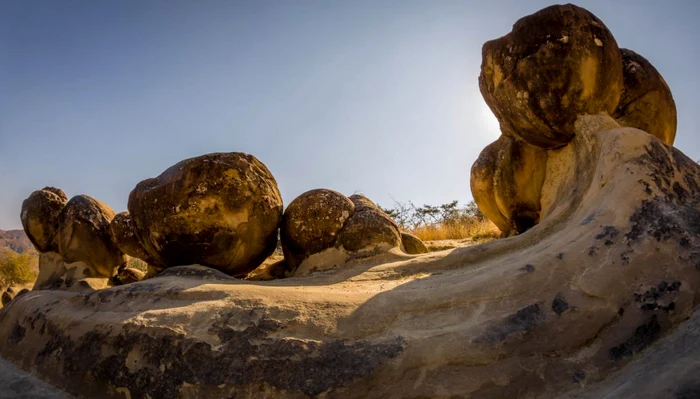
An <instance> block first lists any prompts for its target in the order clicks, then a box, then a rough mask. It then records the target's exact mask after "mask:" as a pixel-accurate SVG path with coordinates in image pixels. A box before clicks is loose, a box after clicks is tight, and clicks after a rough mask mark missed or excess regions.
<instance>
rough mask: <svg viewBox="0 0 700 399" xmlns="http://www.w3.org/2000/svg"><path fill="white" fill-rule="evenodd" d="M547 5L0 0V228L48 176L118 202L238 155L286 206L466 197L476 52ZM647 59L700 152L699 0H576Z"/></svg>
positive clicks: (482, 124) (475, 150)
mask: <svg viewBox="0 0 700 399" xmlns="http://www.w3.org/2000/svg"><path fill="white" fill-rule="evenodd" d="M550 4H551V3H550V2H547V1H536V0H522V1H521V0H511V1H498V0H489V1H467V0H462V1H448V0H421V1H411V0H397V1H389V0H384V1H382V0H372V1H356V0H353V1H339V0H319V1H306V0H269V1H267V0H266V1H233V0H231V1H229V0H227V1H214V0H209V1H200V2H195V1H189V0H188V1H141V0H139V1H127V0H120V1H106V0H85V1H70V0H61V1H53V0H42V1H34V0H4V1H0V228H2V229H6V230H7V229H12V228H20V226H21V225H20V221H19V213H20V207H21V203H22V200H23V199H24V198H26V197H27V196H28V195H29V194H30V193H31V192H32V191H33V190H35V189H39V188H41V187H44V186H46V185H52V186H56V187H60V188H62V189H64V190H65V191H66V193H67V194H68V195H69V196H72V195H76V194H88V195H91V196H93V197H95V198H97V199H99V200H101V201H103V202H105V203H107V204H108V205H110V206H111V207H112V208H114V210H115V211H117V212H119V211H123V210H126V202H127V198H128V195H129V192H130V191H131V189H132V188H133V187H134V186H135V185H136V183H138V182H139V181H141V180H143V179H145V178H148V177H154V176H157V175H158V174H159V173H161V172H162V171H163V170H165V169H166V168H167V167H169V166H171V165H173V164H175V163H176V162H178V161H180V160H182V159H185V158H189V157H193V156H197V155H201V154H206V153H210V152H228V151H242V152H247V153H251V154H253V155H255V156H256V157H258V158H259V159H260V160H261V161H262V162H263V163H265V164H266V165H267V166H268V167H269V168H270V170H271V171H272V173H273V174H274V176H275V177H276V179H277V182H278V184H279V187H280V190H281V192H282V196H283V199H284V202H285V204H288V203H289V202H290V201H291V200H292V199H294V198H295V197H296V196H297V195H298V194H301V193H302V192H304V191H307V190H310V189H313V188H319V187H326V188H331V189H334V190H337V191H340V192H343V193H345V194H347V195H350V194H352V193H354V192H362V193H364V194H365V195H367V196H369V197H370V198H371V199H374V200H375V201H376V202H378V203H380V204H381V205H384V206H390V205H391V204H392V197H393V198H395V199H397V200H400V201H407V200H411V201H413V202H414V203H416V204H423V203H429V204H440V203H445V202H449V201H451V200H454V199H458V200H460V201H461V202H463V203H464V202H466V201H469V200H470V199H471V193H470V191H469V170H470V167H471V165H472V163H473V162H474V160H475V159H476V157H477V156H478V154H479V152H480V151H481V150H482V149H483V148H484V147H485V146H486V145H487V144H488V143H490V142H491V141H493V140H495V139H496V138H497V137H498V135H499V132H498V127H497V122H496V120H495V118H494V117H493V116H492V115H491V113H490V111H488V108H486V105H485V104H484V102H483V100H482V98H481V95H480V94H479V89H478V83H477V78H478V75H479V67H480V64H481V45H482V44H483V43H484V42H485V41H487V40H490V39H494V38H497V37H500V36H502V35H504V34H506V33H507V32H509V31H510V28H511V26H512V24H513V23H514V22H515V21H516V20H517V19H518V18H520V17H522V16H524V15H527V14H530V13H532V12H535V11H537V10H538V9H540V8H543V7H545V6H547V5H550ZM578 5H580V6H583V7H585V8H587V9H589V10H590V11H592V12H593V13H594V14H596V15H597V16H598V17H599V18H601V19H602V20H603V21H604V22H605V23H606V25H607V26H608V27H609V28H610V30H611V31H612V32H613V34H614V35H615V37H616V39H617V41H618V44H619V45H620V46H621V47H627V48H630V49H632V50H635V51H636V52H638V53H640V54H642V55H643V56H645V57H646V58H648V59H649V60H650V61H651V62H652V64H654V65H655V66H656V68H657V69H658V70H659V71H660V72H661V73H662V75H663V76H664V78H665V79H666V81H667V82H668V84H669V86H670V87H671V89H672V91H673V94H674V97H675V100H676V104H677V107H678V135H677V139H676V146H677V147H678V148H680V149H681V150H682V151H684V152H685V153H686V154H687V155H688V156H690V157H691V158H693V159H696V160H697V159H700V141H699V140H698V135H697V133H698V129H699V128H700V112H699V109H698V106H697V102H698V98H696V97H697V96H698V95H700V94H699V93H700V79H698V68H699V67H700V24H698V23H697V21H698V19H699V17H700V1H692V0H691V1H681V0H677V1H659V0H646V1H645V0H627V1H624V0H615V1H612V0H609V1H602V0H601V1H594V0H590V1H585V0H582V1H580V2H579V3H578Z"/></svg>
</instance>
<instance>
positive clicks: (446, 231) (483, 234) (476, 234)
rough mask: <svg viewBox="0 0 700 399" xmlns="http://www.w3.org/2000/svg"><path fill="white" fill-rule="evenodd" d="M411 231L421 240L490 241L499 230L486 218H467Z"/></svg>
mask: <svg viewBox="0 0 700 399" xmlns="http://www.w3.org/2000/svg"><path fill="white" fill-rule="evenodd" d="M411 233H413V234H414V235H415V236H416V237H418V238H420V239H421V240H423V241H435V240H461V239H464V238H469V239H471V240H474V241H490V240H493V239H496V238H498V236H499V234H500V231H499V230H498V228H497V227H496V225H494V224H493V223H491V222H490V221H488V220H484V221H478V220H467V221H464V222H461V223H449V224H439V225H432V226H425V227H419V228H417V229H415V230H413V231H412V232H411Z"/></svg>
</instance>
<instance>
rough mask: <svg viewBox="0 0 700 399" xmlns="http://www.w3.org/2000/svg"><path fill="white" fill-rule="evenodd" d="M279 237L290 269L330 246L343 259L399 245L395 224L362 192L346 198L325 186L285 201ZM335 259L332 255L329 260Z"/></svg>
mask: <svg viewBox="0 0 700 399" xmlns="http://www.w3.org/2000/svg"><path fill="white" fill-rule="evenodd" d="M281 238H282V250H283V252H284V256H285V260H286V261H287V267H288V268H289V270H290V271H294V270H296V269H297V268H298V267H299V265H300V264H301V263H302V262H303V261H304V260H306V259H307V258H309V257H310V256H311V255H314V254H317V253H320V252H322V251H324V250H326V249H330V248H335V249H336V250H338V251H340V252H341V255H342V256H341V258H344V257H345V256H346V255H352V256H361V255H366V254H374V253H379V252H386V251H387V250H388V249H390V248H394V247H400V246H401V235H400V233H399V228H398V226H397V225H396V223H394V221H393V220H391V218H390V217H389V216H387V215H386V214H385V213H384V212H382V211H381V210H380V209H379V208H378V207H377V206H376V205H375V204H374V203H373V202H372V201H370V200H369V199H367V198H366V197H364V196H362V195H352V196H350V197H349V198H348V197H346V196H344V195H343V194H340V193H338V192H335V191H332V190H326V189H317V190H311V191H308V192H306V193H304V194H302V195H300V196H299V197H297V198H296V199H295V200H294V201H292V202H291V203H290V204H289V206H288V207H287V210H286V211H285V216H284V218H283V222H282V229H281ZM337 262H338V261H337V259H335V258H334V260H333V261H331V263H337ZM321 268H322V267H315V269H317V270H320V269H321Z"/></svg>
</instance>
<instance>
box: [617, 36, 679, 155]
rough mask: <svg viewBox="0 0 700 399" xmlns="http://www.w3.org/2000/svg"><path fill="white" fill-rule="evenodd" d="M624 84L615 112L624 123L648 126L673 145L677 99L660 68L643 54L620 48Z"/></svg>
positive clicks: (625, 124) (657, 136)
mask: <svg viewBox="0 0 700 399" xmlns="http://www.w3.org/2000/svg"><path fill="white" fill-rule="evenodd" d="M620 53H621V55H622V65H623V72H624V75H623V76H624V88H623V90H622V97H621V98H620V103H619V104H618V106H617V109H616V110H615V114H614V115H613V116H614V117H615V119H617V121H618V122H620V123H621V124H622V125H624V126H631V127H636V128H637V129H640V130H644V131H645V132H648V133H650V134H652V135H653V136H655V137H656V138H658V139H660V140H662V141H663V142H665V143H666V144H668V145H673V140H674V139H675V138H676V125H677V119H676V103H675V101H673V95H672V94H671V89H669V87H668V84H666V81H665V80H664V78H663V77H662V76H661V74H660V73H659V71H657V70H656V68H654V66H653V65H651V63H650V62H649V61H648V60H647V59H646V58H644V57H642V56H641V55H639V54H637V53H635V52H634V51H632V50H628V49H624V48H623V49H620Z"/></svg>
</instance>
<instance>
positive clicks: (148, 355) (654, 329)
mask: <svg viewBox="0 0 700 399" xmlns="http://www.w3.org/2000/svg"><path fill="white" fill-rule="evenodd" d="M608 123H609V121H608V122H606V121H601V123H581V124H578V126H608ZM542 193H543V197H542V198H543V202H542V209H541V211H540V214H541V220H540V223H539V224H538V225H536V226H535V227H533V228H532V229H530V230H528V231H527V232H525V233H523V234H520V235H517V236H515V237H511V238H508V239H504V240H496V241H492V242H489V243H486V244H482V245H478V246H472V247H467V248H457V249H453V250H452V251H443V252H436V253H431V254H430V255H425V256H420V257H413V256H411V257H409V256H406V255H404V256H403V257H401V256H395V257H393V258H391V259H390V260H389V261H384V262H377V261H375V258H371V259H369V258H368V259H364V260H361V261H358V262H355V263H350V264H348V265H346V267H345V268H343V269H342V270H339V271H337V272H335V273H317V274H311V275H308V276H295V277H294V278H288V279H279V280H273V281H255V282H252V281H243V280H235V279H232V278H230V277H227V276H224V275H223V274H222V273H219V275H220V279H218V278H213V279H212V278H209V279H207V277H203V276H204V275H203V274H201V273H200V272H198V270H204V271H210V272H216V271H215V270H213V269H209V268H204V267H180V268H169V269H167V270H166V271H165V272H164V273H162V275H161V276H158V277H156V278H154V279H150V280H144V281H139V282H136V283H132V284H128V285H125V286H119V287H112V288H109V289H105V290H100V291H96V292H65V291H64V292H57V291H34V292H32V294H31V295H25V296H22V297H20V298H15V299H14V300H13V302H12V304H11V306H8V307H6V308H3V309H2V310H0V342H1V343H2V345H0V355H2V356H3V357H5V358H7V359H9V360H11V361H13V362H15V363H16V364H18V365H20V366H22V367H24V368H26V369H31V370H33V371H34V372H35V373H36V374H37V375H39V376H41V377H42V378H43V379H45V380H47V381H49V382H51V383H53V384H55V385H58V386H60V387H61V388H64V389H66V390H67V391H69V392H70V393H72V394H74V395H76V396H84V397H94V396H101V397H118V396H119V395H123V396H130V397H145V396H146V395H149V396H150V397H197V396H198V397H242V398H253V397H285V398H288V397H299V398H302V397H314V396H323V397H326V398H360V397H362V398H381V397H421V396H423V397H434V396H435V393H436V392H439V393H440V395H441V396H445V397H449V396H461V397H471V398H501V397H543V398H550V397H558V396H561V395H567V394H568V393H569V392H571V391H575V392H576V393H580V392H578V390H580V389H581V387H582V386H583V387H584V388H583V389H585V387H589V386H590V387H597V386H599V385H598V383H599V382H601V381H602V382H604V381H605V380H606V378H608V376H611V377H615V376H616V374H613V373H614V372H615V371H616V370H625V368H626V365H628V363H629V362H630V360H634V359H638V358H641V357H642V356H645V354H646V353H647V351H649V350H654V348H656V347H657V345H658V344H660V343H662V342H663V339H664V337H673V334H674V331H675V330H677V329H678V328H679V326H680V327H681V328H682V327H683V325H684V323H685V322H686V320H688V317H690V316H692V315H693V313H694V309H696V308H697V305H698V303H697V302H698V299H697V295H696V291H697V287H699V286H700V273H698V270H697V269H696V267H695V264H696V263H697V262H698V256H697V253H700V230H699V228H700V227H699V226H700V205H699V204H698V203H697V201H696V199H697V198H699V197H700V166H698V165H697V164H696V163H695V162H693V161H692V160H691V159H689V158H687V157H686V156H684V155H683V154H682V153H680V152H679V151H678V150H676V149H674V148H672V147H669V146H666V145H664V144H663V143H662V142H660V141H659V140H658V139H656V138H654V137H652V136H651V135H649V134H648V133H646V132H643V131H640V130H637V129H634V128H614V129H610V130H603V131H594V130H592V129H580V130H577V132H576V136H575V138H574V140H573V141H572V142H571V143H570V144H569V145H567V146H566V147H564V148H562V149H560V150H557V151H551V152H550V153H548V157H547V178H546V179H545V182H544V183H543V187H542ZM176 270H179V272H178V273H179V274H176V275H168V273H171V272H173V271H176ZM216 273H218V272H216ZM6 343H7V344H6ZM678 345H679V346H680V347H683V346H684V345H689V344H687V343H686V344H684V343H683V342H682V341H678ZM677 353H682V352H677ZM693 353H694V352H693ZM241 354H245V359H247V360H246V361H241ZM668 360H670V361H671V363H672V360H673V358H668ZM671 363H669V364H671ZM630 364H631V365H633V364H632V363H630ZM673 364H675V363H673ZM684 364H685V363H681V364H677V366H678V369H679V370H684V368H683V365H684ZM115 370H117V371H116V372H115ZM688 370H694V368H689V369H688ZM657 371H658V372H646V371H645V373H644V376H645V378H644V385H641V386H643V387H652V388H653V387H654V386H655V385H654V382H655V381H656V382H658V384H660V385H659V387H660V386H662V385H663V386H665V387H668V386H669V385H668V384H669V383H670V382H669V381H679V382H687V381H688V380H684V379H681V378H680V376H681V374H679V375H678V376H674V377H673V378H672V379H671V380H669V381H666V379H667V378H668V376H666V375H665V373H663V370H657ZM635 375H636V374H634V373H631V374H629V376H630V377H629V378H638V377H635ZM144 376H148V377H144ZM465 376H468V378H465ZM626 380H627V378H620V379H618V378H614V379H613V380H611V381H612V382H613V383H616V384H625V381H626ZM664 381H665V382H664ZM662 383H663V384H662ZM616 387H621V388H624V389H623V390H622V391H621V392H625V393H629V392H632V394H631V395H625V396H630V397H637V395H636V394H637V393H640V392H639V391H634V390H633V389H632V388H634V387H633V386H630V385H629V384H625V385H624V386H623V385H616ZM605 388H606V389H605V390H603V391H601V392H603V393H605V392H616V391H615V390H614V388H613V389H609V387H605ZM679 388H682V387H679ZM595 392H597V391H595ZM654 392H658V391H654ZM684 392H687V390H686V391H684ZM642 393H643V392H642ZM592 397H602V396H596V395H592Z"/></svg>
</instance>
